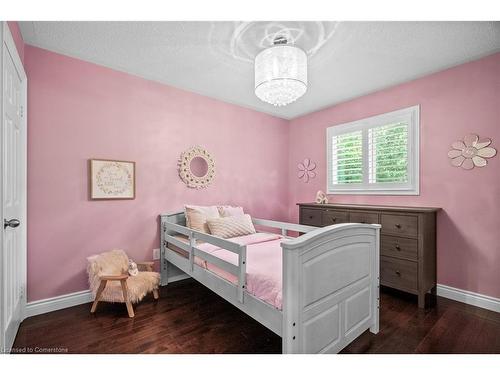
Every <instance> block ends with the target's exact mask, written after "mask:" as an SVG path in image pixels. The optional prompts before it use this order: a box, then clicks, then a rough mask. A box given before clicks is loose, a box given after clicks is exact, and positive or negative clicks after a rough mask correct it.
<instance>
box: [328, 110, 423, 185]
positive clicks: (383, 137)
mask: <svg viewBox="0 0 500 375" xmlns="http://www.w3.org/2000/svg"><path fill="white" fill-rule="evenodd" d="M418 130H419V107H418V106H415V107H410V108H405V109H402V110H399V111H395V112H390V113H386V114H383V115H379V116H374V117H370V118H366V119H363V120H359V121H355V122H351V123H347V124H342V125H337V126H332V127H330V128H328V129H327V168H328V170H327V175H328V186H327V191H328V193H331V194H411V195H418V193H419V186H418V174H419V171H418V166H419V163H418V148H419V136H418Z"/></svg>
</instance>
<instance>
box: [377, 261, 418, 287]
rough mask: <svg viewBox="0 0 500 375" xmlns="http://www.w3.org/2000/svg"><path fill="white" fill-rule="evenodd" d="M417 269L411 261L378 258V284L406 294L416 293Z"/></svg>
mask: <svg viewBox="0 0 500 375" xmlns="http://www.w3.org/2000/svg"><path fill="white" fill-rule="evenodd" d="M417 272H418V267H417V263H416V262H412V261H411V260H403V259H395V258H390V257H385V256H381V257H380V283H381V284H382V285H386V286H389V287H392V288H397V289H402V290H405V291H408V292H415V291H417V287H418V278H417Z"/></svg>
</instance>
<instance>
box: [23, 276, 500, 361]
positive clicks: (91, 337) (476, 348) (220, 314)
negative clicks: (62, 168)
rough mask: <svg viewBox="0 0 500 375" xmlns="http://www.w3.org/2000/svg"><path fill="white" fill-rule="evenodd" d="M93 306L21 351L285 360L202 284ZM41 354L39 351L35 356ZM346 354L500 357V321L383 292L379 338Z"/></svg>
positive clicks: (56, 320)
mask: <svg viewBox="0 0 500 375" xmlns="http://www.w3.org/2000/svg"><path fill="white" fill-rule="evenodd" d="M89 311H90V304H85V305H80V306H75V307H71V308H68V309H64V310H59V311H55V312H51V313H48V314H44V315H38V316H34V317H31V318H28V319H26V320H25V321H24V322H23V323H22V324H21V327H20V329H19V332H18V334H17V337H16V341H15V343H14V349H15V351H19V352H24V351H25V350H27V349H30V350H33V352H36V351H38V352H39V351H47V350H52V351H56V352H68V353H280V352H281V338H280V337H279V336H277V335H275V334H274V333H272V332H271V331H269V330H268V329H266V328H264V327H263V326H262V325H260V324H259V323H258V322H256V321H255V320H253V319H252V318H250V317H248V316H247V315H245V314H244V313H243V312H241V311H240V310H238V309H237V308H236V307H234V306H232V305H231V304H230V303H228V302H226V301H225V300H224V299H222V298H221V297H219V296H217V295H216V294H215V293H213V292H211V291H210V290H209V289H207V288H205V287H204V286H203V285H201V284H199V283H197V282H196V281H194V280H192V279H190V280H184V281H179V282H176V283H173V284H170V285H168V287H165V288H162V290H161V298H160V300H159V301H157V302H155V301H153V300H152V298H151V297H149V298H146V299H145V300H144V301H143V302H141V303H140V304H138V305H136V306H135V313H136V316H135V318H134V319H129V318H128V317H127V311H126V308H125V305H123V304H107V303H104V302H103V303H100V304H99V307H98V309H97V313H96V314H95V315H91V314H90V312H89ZM36 348H38V349H36ZM342 353H500V314H499V313H495V312H492V311H488V310H484V309H481V308H477V307H473V306H470V305H465V304H462V303H459V302H455V301H451V300H448V299H445V298H440V297H437V298H436V301H435V305H434V307H431V308H428V309H426V310H419V309H418V308H417V304H416V298H415V297H414V296H410V295H407V294H403V293H399V292H396V291H392V290H391V291H387V290H383V291H382V292H381V316H380V332H379V334H378V335H372V334H371V333H369V332H368V331H367V332H365V333H364V334H363V335H361V336H360V337H359V338H358V339H356V340H355V341H354V342H352V343H351V344H350V345H349V346H348V347H347V348H345V349H344V350H343V351H342Z"/></svg>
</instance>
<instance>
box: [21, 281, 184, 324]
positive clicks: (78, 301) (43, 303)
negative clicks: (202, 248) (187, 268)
mask: <svg viewBox="0 0 500 375" xmlns="http://www.w3.org/2000/svg"><path fill="white" fill-rule="evenodd" d="M189 277H191V276H189V275H186V274H185V273H183V274H181V275H176V276H173V277H169V278H168V282H169V283H173V282H176V281H180V280H184V279H187V278H189ZM92 301H93V298H92V293H91V292H90V290H81V291H79V292H74V293H69V294H64V295H62V296H57V297H52V298H47V299H41V300H38V301H33V302H28V303H27V304H26V310H25V315H26V316H25V318H29V317H30V316H35V315H40V314H45V313H48V312H51V311H56V310H61V309H66V308H68V307H72V306H77V305H82V304H84V303H89V302H92Z"/></svg>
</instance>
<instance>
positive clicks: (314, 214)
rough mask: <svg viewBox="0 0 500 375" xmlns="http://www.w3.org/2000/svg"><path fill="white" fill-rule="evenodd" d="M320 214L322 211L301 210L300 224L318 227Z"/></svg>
mask: <svg viewBox="0 0 500 375" xmlns="http://www.w3.org/2000/svg"><path fill="white" fill-rule="evenodd" d="M322 213H323V211H322V210H315V209H309V208H302V209H301V210H300V224H304V225H312V226H316V227H320V226H321V214H322Z"/></svg>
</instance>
